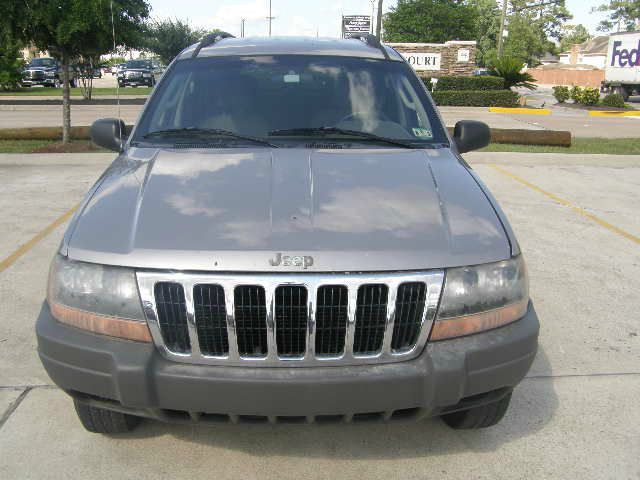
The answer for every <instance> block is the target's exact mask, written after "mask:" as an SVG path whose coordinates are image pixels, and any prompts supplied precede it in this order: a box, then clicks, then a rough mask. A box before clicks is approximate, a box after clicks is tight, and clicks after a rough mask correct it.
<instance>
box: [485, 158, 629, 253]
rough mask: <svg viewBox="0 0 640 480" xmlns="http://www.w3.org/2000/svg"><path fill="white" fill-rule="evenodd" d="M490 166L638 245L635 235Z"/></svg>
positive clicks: (494, 166)
mask: <svg viewBox="0 0 640 480" xmlns="http://www.w3.org/2000/svg"><path fill="white" fill-rule="evenodd" d="M489 166H490V167H491V168H493V169H494V170H497V171H498V172H500V173H502V174H503V175H506V176H507V177H510V178H512V179H513V180H515V181H516V182H520V183H521V184H523V185H525V186H527V187H529V188H530V189H532V190H535V191H536V192H538V193H541V194H543V195H545V196H547V197H549V198H550V199H551V200H553V201H555V202H558V203H559V204H561V205H564V206H565V207H569V208H570V209H571V210H573V211H574V212H575V213H577V214H578V215H580V216H582V217H585V218H588V219H589V220H591V221H592V222H595V223H597V224H598V225H600V226H601V227H604V228H606V229H607V230H609V231H611V232H613V233H617V234H618V235H620V236H622V237H624V238H626V239H628V240H631V241H632V242H634V243H637V244H638V245H640V237H636V236H635V235H633V234H631V233H629V232H627V231H625V230H622V229H621V228H618V227H616V226H615V225H611V224H610V223H609V222H607V221H605V220H602V219H601V218H599V217H596V216H595V215H593V214H591V213H589V212H587V211H586V210H584V209H583V208H580V207H578V206H576V205H574V204H573V203H571V202H569V201H567V200H564V199H563V198H560V197H558V196H557V195H554V194H553V193H550V192H547V191H546V190H543V189H542V188H540V187H538V186H536V185H534V184H533V183H530V182H527V181H526V180H525V179H524V178H520V177H519V176H517V175H515V174H513V173H511V172H510V171H508V170H505V169H504V168H502V167H499V166H498V165H495V164H490V165H489Z"/></svg>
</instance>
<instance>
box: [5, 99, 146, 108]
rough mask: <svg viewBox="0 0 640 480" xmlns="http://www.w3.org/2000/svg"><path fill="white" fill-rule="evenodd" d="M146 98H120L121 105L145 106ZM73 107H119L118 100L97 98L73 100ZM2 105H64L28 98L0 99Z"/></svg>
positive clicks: (49, 100) (57, 102)
mask: <svg viewBox="0 0 640 480" xmlns="http://www.w3.org/2000/svg"><path fill="white" fill-rule="evenodd" d="M146 101H147V99H146V98H122V97H120V105H144V102H146ZM70 103H71V105H117V104H118V100H117V99H116V98H95V99H92V100H84V99H80V98H76V99H73V98H72V99H71V102H70ZM2 105H12V106H16V105H56V106H57V105H62V99H60V100H58V99H50V98H47V99H35V98H28V99H25V100H16V99H13V98H12V99H3V98H2V97H0V106H2Z"/></svg>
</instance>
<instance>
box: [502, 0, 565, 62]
mask: <svg viewBox="0 0 640 480" xmlns="http://www.w3.org/2000/svg"><path fill="white" fill-rule="evenodd" d="M510 3H511V12H510V15H509V17H508V26H507V32H508V36H507V38H506V39H505V42H504V54H505V55H507V56H511V57H515V58H518V59H520V60H522V61H523V62H525V63H527V64H528V65H529V66H534V65H536V64H538V62H539V58H540V57H542V56H543V55H544V54H545V53H546V52H555V51H556V46H555V44H554V43H553V42H552V41H551V39H556V40H560V38H561V36H562V26H563V25H564V23H565V22H566V21H567V20H568V19H570V18H571V14H570V13H569V11H568V10H567V9H566V8H565V6H564V0H560V1H559V2H557V3H553V4H550V3H540V2H539V1H538V0H535V1H531V0H512V1H511V2H510Z"/></svg>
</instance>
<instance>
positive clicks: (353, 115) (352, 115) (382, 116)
mask: <svg viewBox="0 0 640 480" xmlns="http://www.w3.org/2000/svg"><path fill="white" fill-rule="evenodd" d="M369 114H370V113H369V112H351V113H350V114H349V115H346V116H344V117H343V118H341V119H340V120H339V121H338V122H337V123H336V125H340V124H341V123H342V122H346V121H347V120H350V119H352V118H356V117H364V116H365V115H369ZM376 114H377V115H379V116H377V117H376V120H383V121H385V122H393V120H391V119H390V118H389V117H388V116H387V115H385V114H384V113H378V112H376Z"/></svg>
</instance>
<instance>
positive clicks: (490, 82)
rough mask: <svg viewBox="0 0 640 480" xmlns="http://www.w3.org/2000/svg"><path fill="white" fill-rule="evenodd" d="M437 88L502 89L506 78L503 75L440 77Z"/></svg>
mask: <svg viewBox="0 0 640 480" xmlns="http://www.w3.org/2000/svg"><path fill="white" fill-rule="evenodd" d="M436 89H437V90H502V89H504V79H503V78H501V77H490V76H486V77H440V78H439V79H438V83H437V84H436Z"/></svg>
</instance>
